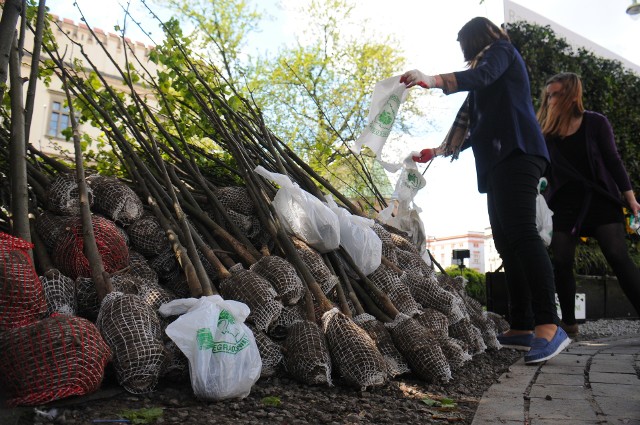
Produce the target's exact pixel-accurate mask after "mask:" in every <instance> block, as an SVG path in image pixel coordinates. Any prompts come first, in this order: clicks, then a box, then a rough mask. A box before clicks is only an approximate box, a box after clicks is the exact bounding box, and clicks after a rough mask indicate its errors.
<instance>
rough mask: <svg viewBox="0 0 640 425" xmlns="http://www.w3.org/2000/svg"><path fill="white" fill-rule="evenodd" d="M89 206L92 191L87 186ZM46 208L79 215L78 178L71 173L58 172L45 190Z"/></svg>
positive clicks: (90, 204)
mask: <svg viewBox="0 0 640 425" xmlns="http://www.w3.org/2000/svg"><path fill="white" fill-rule="evenodd" d="M87 192H88V195H89V206H92V205H93V193H92V191H91V187H89V186H87ZM45 203H46V205H47V209H48V210H49V211H52V212H54V213H55V214H60V215H73V216H75V215H80V195H79V192H78V180H77V179H76V176H75V175H73V174H58V176H56V178H55V179H54V180H53V181H52V182H51V184H50V185H49V187H48V188H47V192H46V201H45Z"/></svg>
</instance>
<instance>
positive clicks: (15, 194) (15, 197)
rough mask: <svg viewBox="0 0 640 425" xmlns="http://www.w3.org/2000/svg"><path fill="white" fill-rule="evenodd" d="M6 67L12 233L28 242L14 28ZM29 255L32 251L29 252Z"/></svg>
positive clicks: (27, 198) (23, 144) (24, 147)
mask: <svg viewBox="0 0 640 425" xmlns="http://www.w3.org/2000/svg"><path fill="white" fill-rule="evenodd" d="M10 59H11V60H10V61H9V68H10V74H11V88H10V89H9V93H10V97H11V146H10V147H9V157H10V158H11V160H10V161H9V162H10V163H9V168H10V170H11V171H10V174H11V211H12V213H11V217H12V220H13V223H12V225H11V228H12V233H13V235H14V236H17V237H19V238H22V239H24V240H26V241H29V242H31V230H30V228H29V187H28V185H27V158H26V155H27V147H26V143H25V138H24V109H23V103H22V76H21V75H20V55H19V52H18V39H17V36H16V35H15V32H14V37H13V49H11V54H10ZM30 255H32V254H31V253H30Z"/></svg>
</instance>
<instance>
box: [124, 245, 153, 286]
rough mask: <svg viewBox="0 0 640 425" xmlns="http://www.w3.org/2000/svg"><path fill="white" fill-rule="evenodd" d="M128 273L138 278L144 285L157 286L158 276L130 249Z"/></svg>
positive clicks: (146, 262)
mask: <svg viewBox="0 0 640 425" xmlns="http://www.w3.org/2000/svg"><path fill="white" fill-rule="evenodd" d="M128 273H130V274H132V275H134V276H137V277H139V278H140V279H142V280H143V281H144V282H145V283H146V284H156V285H157V284H158V274H157V273H156V272H155V270H153V269H152V268H151V266H150V265H149V262H148V261H147V259H146V258H144V255H142V254H140V253H139V252H137V251H134V250H132V249H130V250H129V269H128Z"/></svg>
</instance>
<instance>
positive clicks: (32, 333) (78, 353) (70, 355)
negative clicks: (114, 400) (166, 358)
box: [0, 314, 111, 406]
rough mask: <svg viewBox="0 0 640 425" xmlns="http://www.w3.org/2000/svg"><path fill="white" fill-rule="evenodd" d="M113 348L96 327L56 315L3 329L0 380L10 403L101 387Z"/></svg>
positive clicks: (33, 402)
mask: <svg viewBox="0 0 640 425" xmlns="http://www.w3.org/2000/svg"><path fill="white" fill-rule="evenodd" d="M110 357H111V351H110V350H109V347H108V346H107V344H106V342H105V341H104V339H103V338H102V336H101V335H100V332H99V331H98V329H97V328H96V327H95V325H94V324H93V323H91V322H89V321H88V320H85V319H82V318H80V317H74V316H68V315H62V314H59V315H56V316H53V317H48V318H46V319H43V320H41V321H39V322H36V323H32V324H29V325H26V326H23V327H20V328H15V329H11V330H8V331H6V332H3V333H0V381H1V382H2V383H3V386H4V388H3V391H4V392H5V394H6V395H7V397H8V399H7V404H8V405H9V406H20V405H31V406H33V405H39V404H44V403H49V402H51V401H54V400H58V399H61V398H65V397H70V396H79V395H85V394H89V393H92V392H94V391H96V390H97V389H98V388H100V384H101V383H102V379H103V377H104V368H105V366H106V364H107V362H108V361H109V359H110Z"/></svg>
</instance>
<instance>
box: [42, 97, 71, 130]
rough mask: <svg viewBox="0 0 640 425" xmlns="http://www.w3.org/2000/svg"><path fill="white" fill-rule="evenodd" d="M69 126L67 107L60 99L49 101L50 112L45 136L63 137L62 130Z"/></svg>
mask: <svg viewBox="0 0 640 425" xmlns="http://www.w3.org/2000/svg"><path fill="white" fill-rule="evenodd" d="M70 126H71V121H70V120H69V108H68V107H66V106H65V105H64V103H63V102H62V101H60V100H53V101H52V102H51V113H50V114H49V129H48V130H47V136H50V137H57V138H59V139H63V138H64V135H63V134H62V132H63V131H64V130H66V129H67V128H68V127H70Z"/></svg>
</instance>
